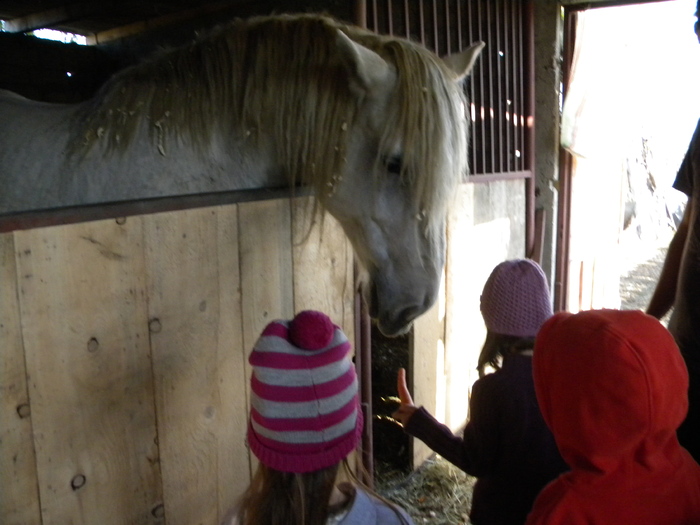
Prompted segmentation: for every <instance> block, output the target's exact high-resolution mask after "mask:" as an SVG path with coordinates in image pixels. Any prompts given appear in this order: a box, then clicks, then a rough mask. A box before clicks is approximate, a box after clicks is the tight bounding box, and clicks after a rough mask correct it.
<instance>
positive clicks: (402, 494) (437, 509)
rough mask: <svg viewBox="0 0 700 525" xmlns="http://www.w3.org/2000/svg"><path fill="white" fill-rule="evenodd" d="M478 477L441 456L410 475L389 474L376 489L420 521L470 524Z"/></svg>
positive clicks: (423, 522) (386, 474) (436, 523)
mask: <svg viewBox="0 0 700 525" xmlns="http://www.w3.org/2000/svg"><path fill="white" fill-rule="evenodd" d="M474 481H476V479H475V478H473V477H471V476H468V475H466V474H465V473H464V472H462V471H461V470H460V469H458V468H457V467H455V466H454V465H452V464H450V463H448V462H447V461H446V460H444V459H442V458H441V457H439V456H434V457H433V458H431V459H428V460H427V461H426V462H425V463H423V464H422V465H421V466H420V467H419V468H418V469H417V470H415V471H414V472H412V473H411V474H409V475H408V476H407V475H406V474H404V473H401V472H392V473H385V474H383V475H382V476H381V477H380V478H379V479H377V485H376V490H377V492H378V493H379V494H381V495H382V496H384V497H385V498H387V499H389V500H391V501H393V502H394V503H396V504H397V505H400V506H401V507H403V508H404V509H406V512H408V513H409V514H410V516H411V517H412V518H413V520H414V521H415V523H416V525H418V524H430V525H468V524H469V523H471V522H470V521H469V509H470V508H471V498H472V489H473V487H474Z"/></svg>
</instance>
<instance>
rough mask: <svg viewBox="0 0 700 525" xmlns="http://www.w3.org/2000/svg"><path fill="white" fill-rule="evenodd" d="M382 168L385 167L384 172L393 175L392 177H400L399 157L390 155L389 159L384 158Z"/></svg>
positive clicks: (400, 163) (400, 164)
mask: <svg viewBox="0 0 700 525" xmlns="http://www.w3.org/2000/svg"><path fill="white" fill-rule="evenodd" d="M384 166H385V167H386V171H388V172H389V173H393V174H394V175H400V174H401V168H402V162H401V156H399V155H392V156H391V157H387V158H385V159H384Z"/></svg>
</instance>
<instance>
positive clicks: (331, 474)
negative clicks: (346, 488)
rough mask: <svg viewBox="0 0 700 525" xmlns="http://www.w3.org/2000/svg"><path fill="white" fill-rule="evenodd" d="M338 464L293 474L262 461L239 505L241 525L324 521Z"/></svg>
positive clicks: (311, 524)
mask: <svg viewBox="0 0 700 525" xmlns="http://www.w3.org/2000/svg"><path fill="white" fill-rule="evenodd" d="M338 466H339V464H335V465H333V466H331V467H328V468H325V469H321V470H316V471H313V472H308V473H305V474H294V473H291V472H281V471H279V470H275V469H272V468H269V467H266V466H265V465H263V464H262V463H259V464H258V469H257V471H256V472H255V476H253V481H252V482H251V484H250V486H249V487H248V490H246V491H245V493H244V494H243V496H242V497H241V501H240V504H239V507H238V523H239V524H240V525H325V523H326V521H327V520H328V501H329V500H330V497H331V492H332V491H333V487H334V486H335V480H336V477H337V475H338Z"/></svg>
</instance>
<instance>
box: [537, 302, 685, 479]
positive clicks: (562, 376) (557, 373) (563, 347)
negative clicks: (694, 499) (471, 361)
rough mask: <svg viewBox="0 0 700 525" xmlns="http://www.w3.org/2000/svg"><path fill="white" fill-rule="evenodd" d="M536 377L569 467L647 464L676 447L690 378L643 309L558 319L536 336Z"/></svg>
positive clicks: (545, 412)
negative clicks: (658, 455) (677, 432)
mask: <svg viewBox="0 0 700 525" xmlns="http://www.w3.org/2000/svg"><path fill="white" fill-rule="evenodd" d="M533 374H534V380H535V390H536V393H537V400H538V402H539V404H540V409H541V411H542V415H543V416H544V419H545V421H546V422H547V425H549V427H550V429H551V430H552V433H553V434H554V437H555V439H556V442H557V445H558V447H559V450H560V452H561V454H562V456H563V457H564V459H565V460H566V462H567V463H568V464H569V465H570V466H571V467H572V468H573V469H577V468H579V469H581V468H583V469H588V470H592V471H596V472H606V471H611V470H614V469H617V468H621V463H627V464H628V463H630V462H634V463H642V464H644V465H651V464H653V463H654V462H655V461H656V460H657V459H658V458H655V457H654V456H655V455H656V454H663V453H664V452H663V451H664V450H667V449H670V448H673V446H674V443H675V447H678V444H677V441H676V435H675V431H676V429H677V428H678V426H679V425H680V423H681V422H682V421H683V419H684V418H685V415H686V412H687V410H688V398H687V394H688V372H687V370H686V367H685V363H684V362H683V359H682V357H681V354H680V352H679V350H678V347H677V346H676V344H675V342H674V340H673V337H672V336H671V334H670V333H669V332H668V331H667V330H666V329H665V328H664V327H663V326H662V325H661V324H660V323H659V322H658V321H657V320H656V319H655V318H653V317H651V316H648V315H646V314H644V313H642V312H640V311H618V310H594V311H587V312H581V313H578V314H570V313H558V314H556V315H554V316H553V317H552V318H550V319H549V320H548V321H547V322H545V324H544V325H543V326H542V328H541V330H540V332H539V333H538V335H537V339H536V343H535V351H534V357H533ZM669 447H670V448H669Z"/></svg>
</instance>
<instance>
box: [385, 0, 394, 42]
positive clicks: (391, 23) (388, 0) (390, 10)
mask: <svg viewBox="0 0 700 525" xmlns="http://www.w3.org/2000/svg"><path fill="white" fill-rule="evenodd" d="M386 11H387V13H386V17H387V24H388V27H389V34H390V35H393V34H394V9H393V6H392V5H391V0H386Z"/></svg>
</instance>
